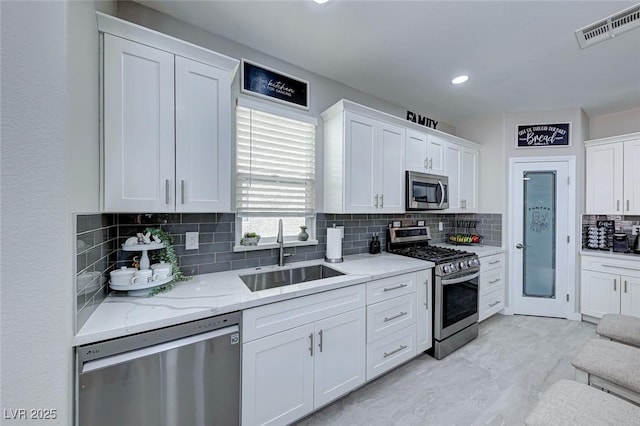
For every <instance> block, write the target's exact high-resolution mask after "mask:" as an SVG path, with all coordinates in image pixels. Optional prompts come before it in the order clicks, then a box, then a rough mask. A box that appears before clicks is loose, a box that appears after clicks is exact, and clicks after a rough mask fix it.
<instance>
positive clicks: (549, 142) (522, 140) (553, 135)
mask: <svg viewBox="0 0 640 426" xmlns="http://www.w3.org/2000/svg"><path fill="white" fill-rule="evenodd" d="M570 132H571V123H557V124H524V125H518V133H517V135H516V138H517V145H516V146H517V147H518V148H525V147H536V146H569V145H571V140H570Z"/></svg>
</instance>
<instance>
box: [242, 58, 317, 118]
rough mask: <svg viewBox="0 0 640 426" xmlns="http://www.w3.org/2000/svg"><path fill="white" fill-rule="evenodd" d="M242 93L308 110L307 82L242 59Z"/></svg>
mask: <svg viewBox="0 0 640 426" xmlns="http://www.w3.org/2000/svg"><path fill="white" fill-rule="evenodd" d="M242 92H243V93H249V94H251V95H254V96H258V97H261V98H265V99H269V100H274V101H277V102H282V103H285V104H287V105H293V106H295V107H298V108H303V109H307V110H308V109H309V82H308V81H305V80H301V79H299V78H296V77H293V76H290V75H287V74H284V73H281V72H279V71H276V70H274V69H271V68H268V67H265V66H263V65H259V64H256V63H252V62H249V61H247V60H246V59H242Z"/></svg>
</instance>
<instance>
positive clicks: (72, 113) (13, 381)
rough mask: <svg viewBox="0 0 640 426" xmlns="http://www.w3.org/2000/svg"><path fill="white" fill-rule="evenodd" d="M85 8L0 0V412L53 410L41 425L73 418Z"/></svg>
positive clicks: (90, 175)
mask: <svg viewBox="0 0 640 426" xmlns="http://www.w3.org/2000/svg"><path fill="white" fill-rule="evenodd" d="M94 6H95V5H94V3H93V2H63V1H58V2H26V1H23V2H12V1H3V2H0V15H1V31H2V32H1V39H2V68H1V70H2V80H1V90H2V92H1V102H2V127H1V132H2V146H1V151H0V153H1V155H0V164H1V166H0V170H1V176H0V179H1V183H2V193H1V205H2V208H1V209H0V211H1V212H2V213H1V214H2V216H1V218H0V232H1V235H2V238H1V249H0V265H1V270H0V274H1V278H0V280H1V283H2V285H1V287H0V307H1V309H0V323H1V325H0V335H1V340H0V341H1V348H0V386H1V388H0V408H2V409H6V410H9V409H18V408H25V409H30V408H35V409H38V408H42V409H53V410H56V411H57V417H58V418H57V420H55V421H50V423H51V424H65V425H67V424H71V421H72V409H73V408H72V407H73V379H72V378H73V351H72V347H71V338H72V333H73V299H74V297H75V294H74V293H73V291H72V289H73V276H74V274H73V272H74V271H73V265H74V259H73V255H72V251H73V249H72V241H73V228H74V224H73V215H72V211H74V210H83V211H87V210H90V211H91V210H93V211H95V210H97V189H98V188H97V182H98V181H97V177H98V171H97V168H96V167H95V166H93V165H97V162H98V133H97V128H98V115H97V102H98V82H97V74H96V70H97V61H98V45H97V36H96V34H97V25H96V20H95V15H94V12H95V7H94ZM99 7H100V8H101V9H102V10H105V11H111V12H113V10H114V5H113V3H112V2H100V3H99ZM89 164H92V166H89ZM3 413H4V411H3ZM3 417H4V415H3ZM5 420H6V422H7V424H13V423H15V421H14V422H12V421H10V420H7V419H3V421H5ZM42 422H43V421H42V420H40V421H38V420H30V421H20V424H36V423H37V424H41V423H42Z"/></svg>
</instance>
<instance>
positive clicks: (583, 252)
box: [580, 249, 640, 260]
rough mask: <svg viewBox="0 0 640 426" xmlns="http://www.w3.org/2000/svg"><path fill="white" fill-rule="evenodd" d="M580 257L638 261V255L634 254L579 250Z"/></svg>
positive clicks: (639, 255) (639, 258)
mask: <svg viewBox="0 0 640 426" xmlns="http://www.w3.org/2000/svg"><path fill="white" fill-rule="evenodd" d="M580 256H596V257H605V258H609V259H623V260H640V254H636V253H619V252H614V251H608V250H588V249H583V250H580Z"/></svg>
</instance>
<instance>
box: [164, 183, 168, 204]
mask: <svg viewBox="0 0 640 426" xmlns="http://www.w3.org/2000/svg"><path fill="white" fill-rule="evenodd" d="M164 199H165V202H164V203H165V204H169V179H165V180H164Z"/></svg>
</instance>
